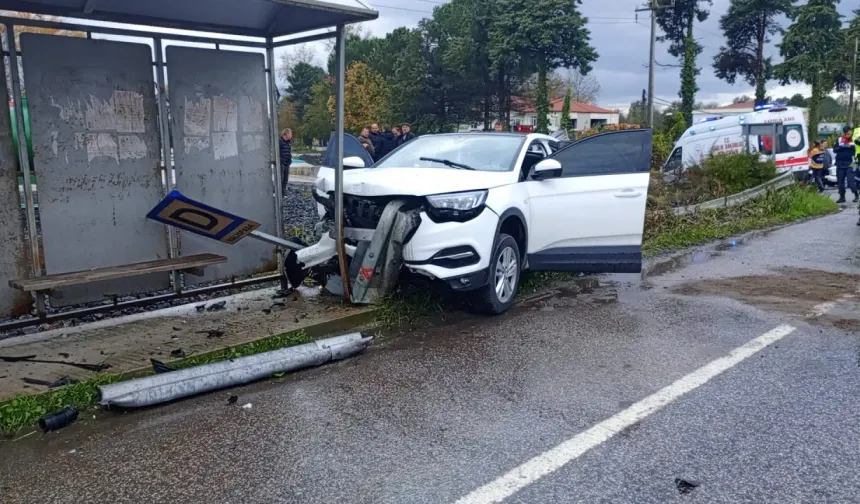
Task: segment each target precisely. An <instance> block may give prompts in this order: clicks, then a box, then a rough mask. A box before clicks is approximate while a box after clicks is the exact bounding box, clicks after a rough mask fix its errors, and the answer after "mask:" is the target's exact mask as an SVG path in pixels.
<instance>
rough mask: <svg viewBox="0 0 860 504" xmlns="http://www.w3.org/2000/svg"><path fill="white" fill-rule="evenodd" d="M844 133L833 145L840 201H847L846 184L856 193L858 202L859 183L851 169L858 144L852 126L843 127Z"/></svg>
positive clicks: (855, 200) (855, 196)
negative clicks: (855, 142) (853, 138)
mask: <svg viewBox="0 0 860 504" xmlns="http://www.w3.org/2000/svg"><path fill="white" fill-rule="evenodd" d="M842 133H843V135H842V137H841V138H839V140H837V141H836V145H835V146H834V147H833V152H834V153H835V154H836V180H837V184H838V185H839V201H838V203H845V186H846V185H847V186H848V188H849V189H851V192H852V193H853V194H854V203H857V201H858V196H857V183H856V181H855V180H854V174H853V173H852V169H851V164H852V163H853V162H854V156H855V151H856V150H857V146H856V145H855V144H854V142H853V141H852V139H851V128H849V127H847V126H846V127H845V128H843V129H842Z"/></svg>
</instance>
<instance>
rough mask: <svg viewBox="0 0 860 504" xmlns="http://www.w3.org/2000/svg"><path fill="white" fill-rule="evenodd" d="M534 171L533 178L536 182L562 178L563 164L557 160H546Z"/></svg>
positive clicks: (537, 165) (536, 166)
mask: <svg viewBox="0 0 860 504" xmlns="http://www.w3.org/2000/svg"><path fill="white" fill-rule="evenodd" d="M532 171H533V173H532V178H533V179H535V180H546V179H550V178H556V177H561V163H559V162H558V160H555V159H544V160H543V161H541V162H539V163H538V164H536V165H535V167H534V168H533V170H532Z"/></svg>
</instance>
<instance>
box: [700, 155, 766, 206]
mask: <svg viewBox="0 0 860 504" xmlns="http://www.w3.org/2000/svg"><path fill="white" fill-rule="evenodd" d="M686 176H687V178H688V179H689V180H691V181H693V182H694V183H695V184H696V185H698V186H699V187H702V188H705V189H707V192H708V193H709V194H712V195H714V196H716V197H720V196H727V195H729V194H736V193H739V192H741V191H744V190H746V189H749V188H752V187H755V186H757V185H759V184H762V183H764V182H767V181H768V180H770V179H772V178H774V177H775V176H776V165H775V164H773V162H771V161H766V162H762V161H761V160H760V159H759V155H758V154H757V153H749V154H747V153H730V154H717V155H713V156H710V157H708V158H706V159H705V160H704V161H703V162H702V164H701V165H700V166H695V167H693V168H691V169H690V170H688V171H687V175H686Z"/></svg>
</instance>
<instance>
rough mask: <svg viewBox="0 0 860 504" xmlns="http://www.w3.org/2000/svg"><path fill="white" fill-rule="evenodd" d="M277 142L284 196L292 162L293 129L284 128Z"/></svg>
mask: <svg viewBox="0 0 860 504" xmlns="http://www.w3.org/2000/svg"><path fill="white" fill-rule="evenodd" d="M278 143H279V144H280V145H279V147H280V152H281V187H282V189H283V192H282V193H281V194H282V195H283V196H284V197H286V196H287V182H289V180H290V165H291V164H293V131H292V130H291V129H290V128H284V130H283V131H281V138H280V141H279V142H278Z"/></svg>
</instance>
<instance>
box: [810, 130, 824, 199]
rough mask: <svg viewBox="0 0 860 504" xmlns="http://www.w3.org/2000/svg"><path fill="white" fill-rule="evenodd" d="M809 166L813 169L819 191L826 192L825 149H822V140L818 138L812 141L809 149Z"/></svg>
mask: <svg viewBox="0 0 860 504" xmlns="http://www.w3.org/2000/svg"><path fill="white" fill-rule="evenodd" d="M809 168H810V169H811V170H812V180H814V181H815V185H817V186H818V192H820V193H822V192H824V151H822V150H821V142H819V141H818V140H816V141H815V142H813V143H812V150H810V151H809Z"/></svg>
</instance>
